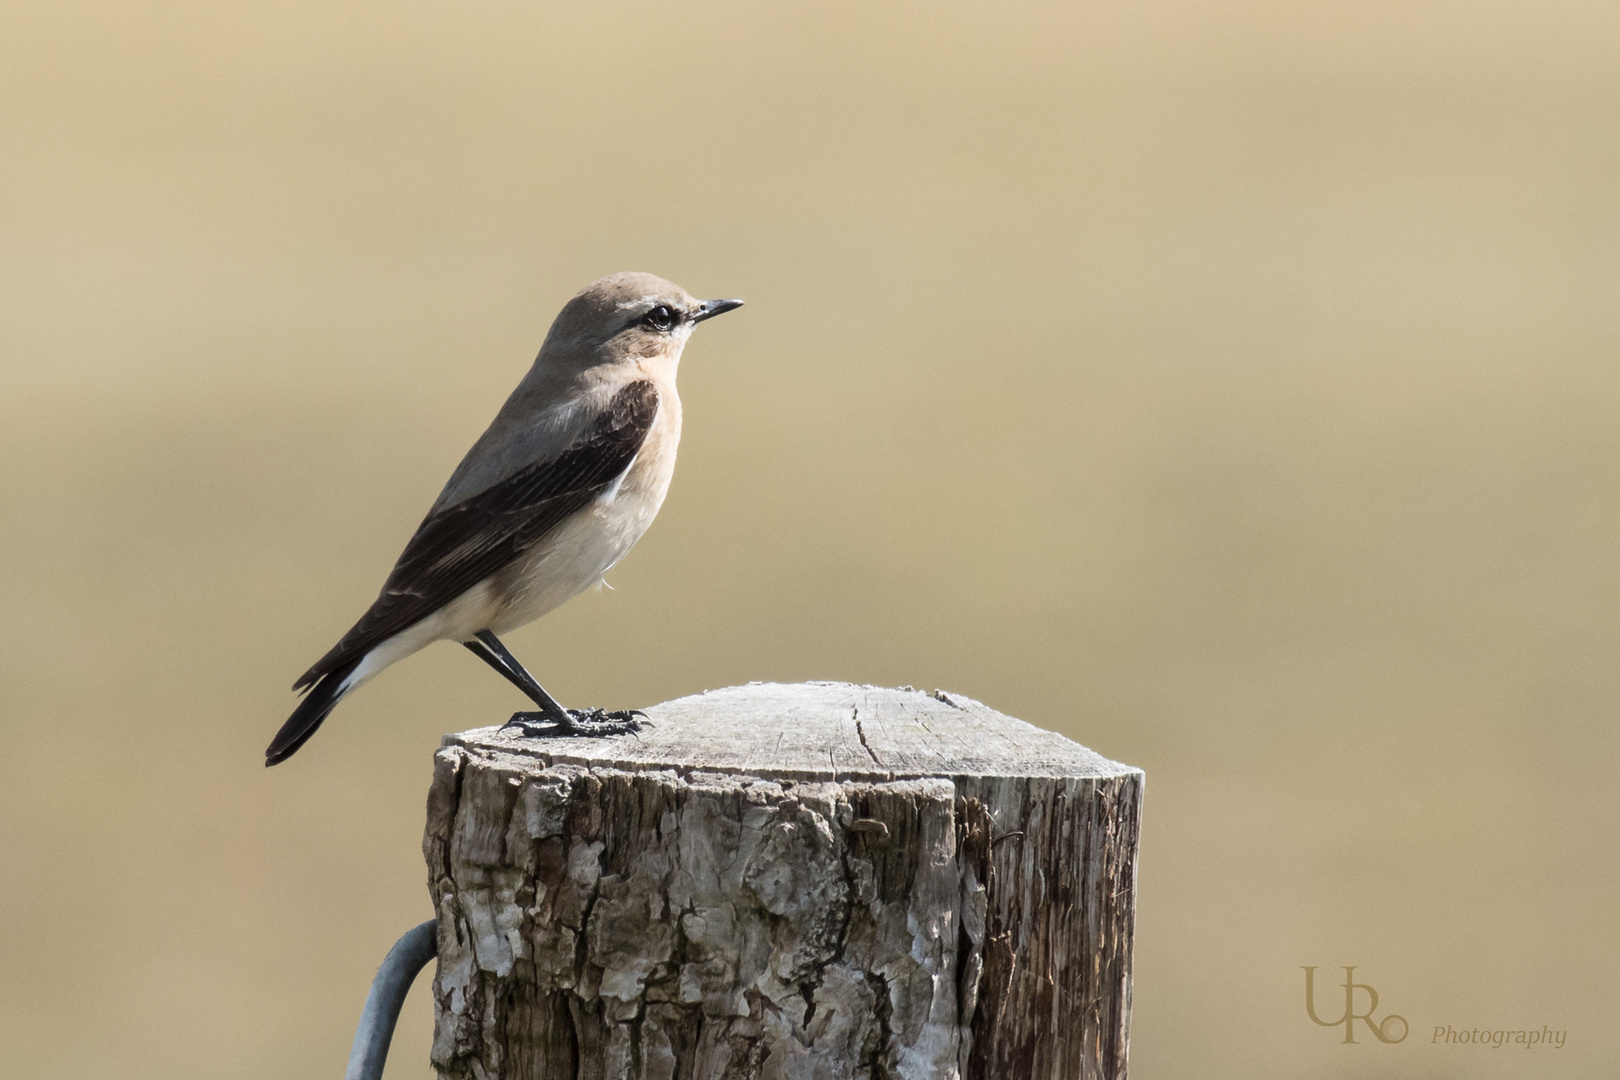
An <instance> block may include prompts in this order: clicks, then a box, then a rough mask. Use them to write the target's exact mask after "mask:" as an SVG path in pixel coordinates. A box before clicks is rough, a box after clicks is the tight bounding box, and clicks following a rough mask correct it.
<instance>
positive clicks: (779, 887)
mask: <svg viewBox="0 0 1620 1080" xmlns="http://www.w3.org/2000/svg"><path fill="white" fill-rule="evenodd" d="M647 711H648V715H649V718H650V723H649V725H648V727H647V729H646V730H644V731H643V732H642V733H641V734H640V735H639V736H634V737H620V738H604V739H525V738H521V737H518V736H515V735H513V734H510V733H504V732H500V731H498V730H497V729H493V728H485V729H480V730H477V731H470V732H465V733H462V734H460V735H452V736H448V737H447V738H446V740H445V743H446V745H445V747H444V749H442V750H441V751H440V752H439V754H438V758H437V761H436V766H437V767H436V770H435V773H434V780H433V789H432V793H431V795H430V797H429V801H428V823H427V834H426V837H425V840H424V850H425V854H426V857H427V862H428V867H429V881H430V886H431V889H432V893H433V902H434V907H435V909H436V910H437V913H438V918H439V942H438V945H439V968H438V976H437V978H436V979H435V981H434V995H435V999H436V1004H435V1017H436V1029H435V1038H434V1044H433V1062H434V1065H435V1066H436V1067H437V1068H438V1070H439V1075H440V1076H441V1077H443V1078H456V1080H461V1078H477V1080H494V1078H502V1080H539V1078H544V1080H562V1078H568V1080H573V1078H576V1077H577V1078H581V1080H587V1078H589V1080H595V1078H602V1080H609V1078H612V1080H620V1078H623V1080H720V1078H728V1080H729V1078H738V1080H741V1078H745V1077H746V1078H754V1077H758V1078H762V1080H763V1078H795V1080H798V1078H804V1080H811V1078H816V1080H837V1078H846V1077H849V1078H862V1080H887V1078H906V1080H924V1078H926V1080H942V1078H972V1080H1057V1078H1065V1080H1067V1078H1071V1077H1088V1078H1089V1077H1123V1076H1124V1075H1125V1050H1126V1037H1127V1031H1128V1026H1129V1018H1130V992H1131V982H1130V973H1131V927H1132V920H1133V915H1134V899H1135V885H1136V871H1135V867H1136V848H1137V835H1138V820H1139V815H1140V809H1141V800H1142V774H1141V772H1140V771H1138V770H1136V769H1132V768H1129V767H1127V766H1124V765H1120V764H1117V763H1115V762H1112V761H1108V760H1106V759H1104V758H1102V757H1099V756H1098V755H1096V754H1094V753H1092V752H1091V751H1090V750H1087V749H1086V748H1084V747H1082V746H1079V745H1077V744H1076V743H1073V742H1071V741H1069V740H1068V739H1065V738H1063V737H1061V736H1059V735H1055V734H1053V733H1051V732H1047V731H1042V730H1040V729H1038V728H1035V727H1032V726H1030V725H1028V724H1025V723H1023V722H1021V721H1018V720H1014V719H1012V718H1010V717H1007V716H1003V715H1001V714H1000V713H997V712H995V711H994V710H992V709H989V708H987V707H985V706H984V705H981V704H979V703H978V702H976V701H972V700H969V699H966V698H962V697H958V696H956V695H951V694H944V693H939V692H936V693H934V694H925V693H921V692H918V691H914V690H911V689H909V688H906V689H902V690H883V689H876V688H873V687H863V686H852V685H848V684H841V683H839V684H829V683H813V684H806V685H797V686H783V685H768V684H767V685H760V684H754V685H750V686H743V687H733V688H731V689H729V690H719V691H714V692H712V693H708V694H701V695H697V696H695V697H689V698H682V699H680V700H678V701H671V702H667V703H665V704H663V705H659V706H657V707H655V708H652V709H649V710H647Z"/></svg>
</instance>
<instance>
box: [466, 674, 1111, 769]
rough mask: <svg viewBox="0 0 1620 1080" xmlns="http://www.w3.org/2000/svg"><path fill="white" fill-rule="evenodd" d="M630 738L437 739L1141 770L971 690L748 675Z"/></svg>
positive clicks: (677, 760) (584, 755) (503, 747)
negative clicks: (968, 693) (762, 679)
mask: <svg viewBox="0 0 1620 1080" xmlns="http://www.w3.org/2000/svg"><path fill="white" fill-rule="evenodd" d="M646 717H647V723H646V726H645V727H643V729H642V730H641V731H640V732H639V733H638V734H637V735H634V736H622V735H621V736H612V737H604V738H581V737H570V738H539V739H535V738H526V737H524V736H522V735H520V734H518V733H517V732H515V731H503V730H501V729H500V728H498V727H488V728H475V729H473V730H471V731H464V732H459V733H457V734H453V735H446V736H445V738H444V745H446V746H460V747H464V748H466V749H469V750H474V751H479V752H483V753H491V752H493V753H497V754H511V755H515V756H518V757H528V758H534V759H538V761H537V764H542V767H550V766H552V765H580V766H584V767H586V768H602V767H606V768H616V769H624V770H628V771H633V772H640V771H645V770H649V769H655V770H656V769H669V770H673V771H675V772H678V773H685V772H690V771H698V772H707V773H736V774H746V775H750V776H760V777H771V778H778V779H785V780H798V781H834V782H836V781H842V780H899V779H907V778H918V777H957V776H975V777H992V776H1016V777H1066V778H1103V777H1122V776H1129V775H1135V776H1139V775H1140V774H1141V771H1140V770H1139V769H1135V768H1132V767H1131V766H1128V765H1122V764H1120V763H1119V762H1116V761H1110V760H1108V759H1107V758H1105V757H1103V756H1102V755H1100V754H1097V753H1095V752H1093V751H1091V750H1088V749H1087V748H1086V747H1084V746H1081V745H1080V744H1079V743H1076V742H1074V741H1072V740H1070V739H1067V738H1064V737H1063V736H1062V735H1059V734H1057V733H1056V732H1051V731H1046V730H1043V729H1041V728H1038V727H1035V726H1034V725H1033V724H1027V723H1025V722H1024V721H1022V720H1016V719H1014V718H1013V717H1010V716H1007V715H1005V714H1003V713H999V712H997V711H996V710H994V709H992V708H990V707H989V706H987V705H984V704H982V703H980V702H978V701H974V700H973V699H972V698H968V697H963V696H962V695H960V694H951V693H946V692H945V691H942V690H935V691H933V692H932V693H929V692H924V691H921V690H913V689H912V688H910V687H902V688H900V689H887V688H883V687H876V686H857V685H855V684H853V683H841V682H817V683H795V684H783V683H749V684H748V685H747V686H733V687H728V688H726V689H724V690H711V691H707V692H705V693H702V694H693V695H691V696H690V697H684V698H677V699H675V700H674V701H666V702H664V703H663V704H661V705H654V706H651V707H650V708H648V709H647V710H646Z"/></svg>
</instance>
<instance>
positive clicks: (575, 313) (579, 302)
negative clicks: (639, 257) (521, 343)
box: [540, 273, 742, 375]
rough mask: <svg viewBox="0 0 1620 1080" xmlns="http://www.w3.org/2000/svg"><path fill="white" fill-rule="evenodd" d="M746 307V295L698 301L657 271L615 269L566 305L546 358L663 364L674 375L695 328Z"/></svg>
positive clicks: (565, 362)
mask: <svg viewBox="0 0 1620 1080" xmlns="http://www.w3.org/2000/svg"><path fill="white" fill-rule="evenodd" d="M741 306H742V301H741V300H698V299H696V298H695V297H693V296H692V295H691V294H690V293H688V292H687V291H686V290H685V289H683V288H681V287H680V286H679V285H676V284H675V283H674V282H672V281H665V280H664V279H663V278H660V277H654V276H653V275H652V274H639V273H622V274H612V275H610V276H608V277H605V278H602V279H601V280H600V281H593V282H592V283H591V284H589V285H587V286H586V287H585V288H584V289H582V290H580V292H579V293H578V295H576V296H575V297H574V298H573V299H572V300H570V301H568V303H567V304H565V305H564V306H563V309H562V311H561V312H559V313H558V315H557V320H556V321H555V322H554V323H552V324H551V332H550V333H548V334H547V335H546V343H545V345H544V346H542V347H541V350H540V357H541V361H542V363H547V364H556V365H557V366H558V367H564V368H566V367H572V368H574V369H576V370H579V369H584V368H591V367H596V366H598V365H601V364H617V363H642V364H647V363H652V364H660V363H662V364H668V365H669V366H670V368H671V370H670V374H671V375H673V374H674V371H673V366H674V364H675V363H677V362H678V361H679V360H680V356H681V349H682V348H684V347H685V345H686V339H687V338H689V337H691V335H692V328H693V327H695V326H696V325H697V324H698V323H700V322H702V321H703V320H704V319H711V318H713V317H714V316H716V315H720V314H722V313H724V312H727V311H731V310H732V309H733V308H738V307H741Z"/></svg>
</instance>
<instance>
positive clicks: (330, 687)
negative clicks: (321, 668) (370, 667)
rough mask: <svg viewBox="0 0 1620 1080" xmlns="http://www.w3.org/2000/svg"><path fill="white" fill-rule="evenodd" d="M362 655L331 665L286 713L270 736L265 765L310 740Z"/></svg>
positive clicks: (280, 759) (340, 696)
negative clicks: (279, 726) (271, 737)
mask: <svg viewBox="0 0 1620 1080" xmlns="http://www.w3.org/2000/svg"><path fill="white" fill-rule="evenodd" d="M364 659H365V657H364V656H357V657H355V658H354V659H353V660H350V661H349V662H348V663H347V664H344V665H342V666H341V667H337V668H333V669H332V670H331V671H328V672H327V673H326V674H325V675H323V676H321V678H320V681H319V682H317V683H316V684H315V685H314V686H312V687H311V688H310V691H309V693H308V694H307V695H305V697H304V700H303V701H300V702H299V703H298V708H296V709H294V710H293V714H292V715H291V716H289V717H287V722H286V723H285V724H282V725H281V730H280V731H278V732H276V737H275V738H274V739H272V740H270V748H269V749H268V750H266V751H265V752H264V765H265V768H269V767H270V766H272V765H280V764H281V763H282V762H283V761H286V760H287V759H288V758H290V757H292V756H293V755H294V754H296V753H297V752H298V748H299V747H300V746H303V745H304V744H305V743H307V742H308V741H309V737H310V736H311V735H313V734H315V729H316V728H318V727H320V726H321V721H322V720H325V719H326V717H327V714H329V713H330V712H331V711H332V710H333V709H334V708H336V707H337V703H338V702H339V701H341V700H342V699H343V695H344V694H346V693H348V688H346V687H344V685H343V681H344V680H345V679H347V678H348V677H349V676H350V675H352V674H354V669H355V668H357V667H359V666H360V661H361V660H364Z"/></svg>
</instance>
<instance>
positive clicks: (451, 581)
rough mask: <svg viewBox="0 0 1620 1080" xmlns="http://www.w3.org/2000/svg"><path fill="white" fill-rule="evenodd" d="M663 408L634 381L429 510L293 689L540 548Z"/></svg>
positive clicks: (631, 452)
mask: <svg viewBox="0 0 1620 1080" xmlns="http://www.w3.org/2000/svg"><path fill="white" fill-rule="evenodd" d="M657 413H658V389H657V387H655V386H654V385H653V384H652V383H651V382H648V381H645V380H641V381H637V382H633V383H630V384H629V385H628V386H626V387H624V388H623V389H622V390H620V391H619V392H618V393H617V394H615V395H614V396H613V399H612V400H611V401H610V402H608V405H607V407H606V408H605V409H603V411H602V413H601V415H600V416H599V417H598V418H597V419H596V421H595V422H594V423H593V424H592V425H591V426H590V427H589V428H587V429H586V430H585V432H584V433H583V434H581V435H580V437H579V438H577V439H575V440H574V442H573V443H571V444H570V445H569V446H568V447H567V448H566V449H564V450H563V451H562V452H561V453H559V454H557V455H556V456H554V457H550V458H547V459H545V460H543V461H537V462H535V463H534V464H532V465H529V466H526V467H524V468H522V469H519V470H518V471H516V472H514V473H512V474H511V475H510V476H508V477H507V478H506V479H504V480H502V481H500V482H499V483H497V484H495V485H493V486H491V487H489V488H486V489H485V490H483V491H480V492H478V493H477V494H476V495H472V496H470V497H468V498H466V499H463V500H462V501H461V502H458V503H455V504H454V505H451V506H447V507H444V508H442V509H440V510H436V511H434V512H433V513H431V514H429V515H428V516H427V519H426V520H424V521H423V522H422V524H421V526H420V527H419V528H418V529H417V530H416V535H415V536H412V537H411V540H410V543H408V544H406V545H405V551H404V552H403V553H402V554H401V555H400V557H399V562H397V563H395V564H394V570H393V572H392V573H391V574H389V575H388V581H387V582H386V583H384V585H383V588H382V592H381V594H379V595H378V597H377V600H376V602H375V603H373V604H372V605H371V609H370V610H369V611H367V612H366V613H365V615H363V616H362V617H361V619H360V621H359V622H357V623H355V625H354V628H353V629H352V630H350V631H349V632H348V633H347V634H345V635H343V640H341V641H339V642H338V643H337V644H336V645H335V646H333V648H332V650H331V651H330V652H328V653H327V654H326V655H325V656H323V657H321V659H320V661H319V662H318V663H317V664H316V665H315V666H314V667H312V668H310V669H309V670H308V671H306V672H305V673H304V675H303V677H302V678H300V679H299V680H298V682H297V683H295V684H294V686H293V689H295V690H297V689H302V688H303V687H305V686H309V685H311V684H312V683H314V682H315V681H316V680H317V679H319V678H320V677H321V676H322V675H324V674H326V673H327V672H329V671H332V670H333V669H335V668H338V667H341V666H342V665H343V664H345V663H347V662H348V661H350V660H353V659H356V658H358V657H361V656H364V655H365V654H366V653H368V652H370V651H371V650H372V649H373V648H375V647H376V646H378V645H380V644H381V643H382V642H384V641H387V640H388V639H389V638H391V637H393V636H394V635H395V634H397V633H399V632H400V631H401V630H404V629H406V628H408V627H410V626H411V625H413V624H414V623H416V622H418V621H420V620H421V619H423V618H425V617H427V616H428V615H431V614H432V613H433V612H435V611H437V610H438V609H439V608H441V607H443V606H444V605H446V604H448V603H449V602H450V601H452V600H454V599H455V598H456V597H458V596H460V595H461V594H462V593H464V592H466V591H467V590H468V589H470V588H472V587H473V586H474V585H476V584H478V583H479V582H480V581H483V580H484V579H485V578H487V577H489V576H490V575H491V574H493V573H495V572H496V571H498V570H500V569H501V568H502V567H504V566H506V565H507V564H509V563H511V562H512V561H513V560H515V559H516V558H518V557H519V556H520V555H522V554H523V553H524V552H526V551H527V550H528V549H529V548H531V547H533V546H534V545H535V544H536V543H538V542H539V541H540V540H541V539H543V538H544V537H545V535H546V534H547V533H549V532H550V531H551V530H552V529H554V528H556V527H557V525H558V524H559V523H561V522H562V521H563V520H564V519H566V518H567V517H568V516H569V515H571V514H573V513H575V512H576V511H578V510H580V509H582V508H583V507H585V506H586V505H588V504H589V503H590V502H591V500H593V499H595V498H596V497H597V496H598V495H600V494H601V493H602V492H603V491H605V490H606V489H607V488H609V487H610V486H612V484H613V482H614V481H615V480H617V479H618V478H619V477H620V476H621V475H623V473H624V471H625V470H626V469H628V468H629V467H630V464H631V462H633V461H634V460H635V457H636V454H637V453H638V452H639V451H640V449H641V444H642V443H643V442H644V441H645V440H646V438H647V432H648V430H649V429H650V428H651V427H652V423H653V418H654V417H655V416H656V415H657Z"/></svg>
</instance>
